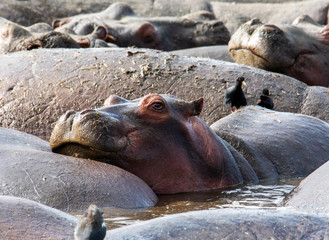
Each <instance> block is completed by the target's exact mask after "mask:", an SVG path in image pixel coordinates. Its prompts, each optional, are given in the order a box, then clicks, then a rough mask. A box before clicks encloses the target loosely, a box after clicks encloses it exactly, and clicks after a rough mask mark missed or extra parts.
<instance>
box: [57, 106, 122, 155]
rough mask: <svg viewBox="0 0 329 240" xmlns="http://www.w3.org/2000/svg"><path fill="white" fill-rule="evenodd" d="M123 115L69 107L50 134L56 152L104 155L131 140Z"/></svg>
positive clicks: (118, 148) (118, 149) (116, 150)
mask: <svg viewBox="0 0 329 240" xmlns="http://www.w3.org/2000/svg"><path fill="white" fill-rule="evenodd" d="M124 129H125V128H124V127H123V126H122V124H121V122H120V120H119V117H118V116H117V115H115V114H108V113H104V112H100V111H96V110H84V111H81V112H75V111H68V112H66V113H65V114H64V115H63V116H62V117H61V118H60V119H59V120H58V122H57V123H56V126H55V128H54V130H53V132H52V135H51V137H50V147H51V149H52V151H53V152H56V153H61V154H65V155H70V156H75V157H82V158H89V157H90V156H93V158H94V159H103V158H106V159H108V157H109V156H110V155H111V153H113V152H118V151H120V150H122V149H124V148H125V147H126V146H127V144H128V138H127V131H124Z"/></svg>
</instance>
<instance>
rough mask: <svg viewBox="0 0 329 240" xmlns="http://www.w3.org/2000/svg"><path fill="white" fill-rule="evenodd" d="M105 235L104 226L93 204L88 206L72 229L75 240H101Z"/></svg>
mask: <svg viewBox="0 0 329 240" xmlns="http://www.w3.org/2000/svg"><path fill="white" fill-rule="evenodd" d="M105 235H106V225H105V223H104V222H103V213H101V212H100V211H99V209H98V207H97V206H96V205H95V204H90V206H89V208H88V210H87V211H86V213H85V214H84V215H83V217H82V218H81V219H80V221H79V222H78V224H77V226H76V228H75V229H74V239H75V240H103V239H104V238H105Z"/></svg>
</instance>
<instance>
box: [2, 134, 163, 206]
mask: <svg viewBox="0 0 329 240" xmlns="http://www.w3.org/2000/svg"><path fill="white" fill-rule="evenodd" d="M0 146H1V152H0V159H1V161H0V183H1V186H0V187H1V188H0V195H11V196H16V197H23V198H28V199H30V200H34V201H37V202H40V203H43V204H46V205H48V206H51V207H54V208H57V209H61V210H65V211H76V210H83V209H86V208H87V207H88V206H89V204H90V203H95V204H97V205H98V206H99V207H122V208H139V207H147V206H153V205H154V204H155V203H156V202H157V197H156V196H155V194H154V193H153V191H152V190H151V189H150V188H149V187H148V186H147V185H146V184H145V183H144V182H143V181H142V180H140V179H138V178H137V177H136V176H134V175H132V174H130V173H128V172H126V171H123V170H122V169H119V168H117V167H114V166H111V165H106V164H102V163H100V162H96V161H92V160H87V159H78V158H73V157H67V156H63V155H59V154H54V153H52V152H51V151H50V148H49V143H48V142H46V141H44V140H41V139H39V138H37V137H35V136H32V135H29V134H26V133H22V132H18V131H15V130H11V129H5V128H0Z"/></svg>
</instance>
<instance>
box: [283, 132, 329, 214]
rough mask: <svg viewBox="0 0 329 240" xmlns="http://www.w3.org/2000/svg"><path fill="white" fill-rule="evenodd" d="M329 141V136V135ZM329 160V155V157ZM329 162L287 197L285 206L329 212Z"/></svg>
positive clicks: (304, 180) (309, 210)
mask: <svg viewBox="0 0 329 240" xmlns="http://www.w3.org/2000/svg"><path fill="white" fill-rule="evenodd" d="M327 141H329V136H327ZM328 160H329V157H328ZM328 183H329V162H327V163H325V164H323V165H322V166H321V167H319V168H318V169H316V170H315V171H314V172H312V173H311V174H310V175H309V176H307V177H306V178H305V179H303V180H302V181H301V182H300V184H299V185H298V186H297V187H296V188H295V189H294V190H293V191H292V192H291V193H290V194H289V195H288V197H287V198H286V199H285V203H284V205H285V206H291V207H293V208H296V209H298V210H300V211H307V212H312V213H329V184H328Z"/></svg>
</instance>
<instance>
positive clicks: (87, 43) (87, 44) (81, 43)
mask: <svg viewBox="0 0 329 240" xmlns="http://www.w3.org/2000/svg"><path fill="white" fill-rule="evenodd" d="M76 42H77V43H78V44H79V46H80V47H81V48H89V47H90V40H89V39H88V38H79V39H77V40H76Z"/></svg>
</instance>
